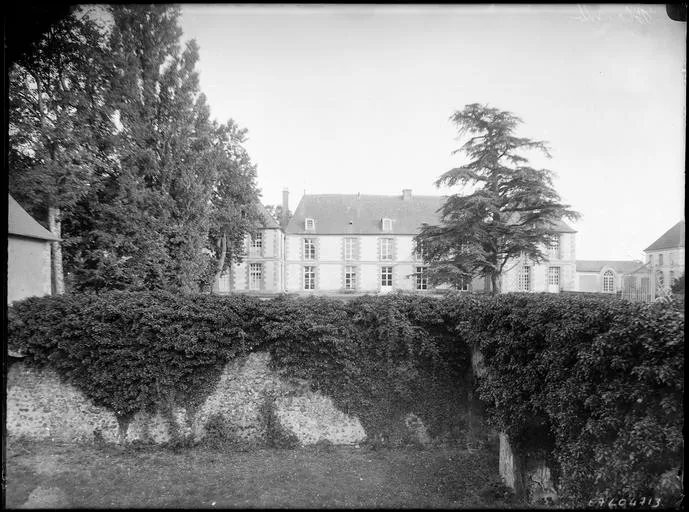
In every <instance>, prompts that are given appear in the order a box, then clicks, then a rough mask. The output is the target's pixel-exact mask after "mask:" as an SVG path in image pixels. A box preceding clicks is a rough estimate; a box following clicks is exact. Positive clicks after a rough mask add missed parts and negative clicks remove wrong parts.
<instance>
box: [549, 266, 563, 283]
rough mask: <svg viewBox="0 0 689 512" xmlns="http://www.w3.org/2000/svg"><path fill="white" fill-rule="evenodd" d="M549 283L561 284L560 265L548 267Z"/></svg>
mask: <svg viewBox="0 0 689 512" xmlns="http://www.w3.org/2000/svg"><path fill="white" fill-rule="evenodd" d="M548 284H549V285H553V286H560V267H548Z"/></svg>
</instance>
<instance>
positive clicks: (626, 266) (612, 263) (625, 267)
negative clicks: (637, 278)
mask: <svg viewBox="0 0 689 512" xmlns="http://www.w3.org/2000/svg"><path fill="white" fill-rule="evenodd" d="M576 265H577V272H600V271H601V270H603V267H610V268H612V269H613V270H614V271H615V272H618V273H620V274H628V273H630V272H635V271H636V270H639V269H640V268H641V267H643V266H644V263H643V261H639V260H576Z"/></svg>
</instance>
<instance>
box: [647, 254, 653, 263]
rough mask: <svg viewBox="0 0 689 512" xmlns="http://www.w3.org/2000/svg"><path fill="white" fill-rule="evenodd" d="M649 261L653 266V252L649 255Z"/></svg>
mask: <svg viewBox="0 0 689 512" xmlns="http://www.w3.org/2000/svg"><path fill="white" fill-rule="evenodd" d="M648 262H649V263H650V264H651V266H653V255H652V254H649V255H648Z"/></svg>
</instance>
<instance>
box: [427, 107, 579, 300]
mask: <svg viewBox="0 0 689 512" xmlns="http://www.w3.org/2000/svg"><path fill="white" fill-rule="evenodd" d="M450 119H451V120H452V122H453V123H454V124H455V125H456V126H457V128H458V130H459V134H460V136H468V137H469V138H468V140H466V141H465V142H464V144H463V145H462V146H461V147H460V148H459V149H457V150H455V151H454V152H453V154H454V153H458V152H463V153H464V154H465V155H466V157H467V159H468V161H467V162H466V163H465V164H464V165H462V166H460V167H456V168H453V169H451V170H449V171H447V172H446V173H444V174H443V175H442V176H440V178H438V180H437V181H436V183H435V184H436V186H438V187H439V186H441V185H447V186H450V187H453V186H460V187H462V190H460V192H459V193H455V194H452V195H450V196H449V197H448V198H447V199H446V201H445V203H444V204H443V206H442V208H441V209H440V212H439V213H440V218H441V222H440V224H438V225H424V226H423V227H422V230H421V232H420V233H419V235H418V236H417V237H416V241H417V243H418V244H419V245H420V246H421V247H422V249H423V255H424V259H425V260H427V261H429V262H430V263H431V266H430V268H429V271H428V277H429V280H430V282H432V283H435V284H439V283H450V284H453V285H457V284H459V283H461V282H462V281H463V280H464V279H467V278H471V277H472V276H475V275H479V276H482V277H485V278H487V279H490V281H491V283H492V290H493V292H494V293H496V292H499V291H500V281H499V278H500V275H501V273H502V272H503V269H504V268H505V265H506V264H507V262H508V261H510V260H511V259H514V258H518V257H521V256H522V255H525V256H526V257H528V258H530V259H531V260H533V261H534V262H536V263H538V262H540V261H543V260H544V259H545V255H544V251H543V246H544V244H546V243H547V242H548V240H549V237H551V236H553V235H555V234H556V233H557V224H558V222H560V221H561V219H562V218H563V217H566V218H570V219H575V218H577V217H578V214H577V213H576V212H575V211H573V210H571V209H570V208H569V206H567V205H564V204H562V203H561V202H560V197H559V195H558V194H557V192H556V191H555V189H554V188H553V173H552V171H550V170H547V169H535V168H533V167H530V166H529V165H528V159H527V158H526V157H525V156H524V155H523V152H524V151H527V150H538V151H542V152H543V153H545V155H546V156H548V157H549V156H550V154H549V152H548V148H547V146H546V143H545V142H543V141H536V140H532V139H528V138H524V137H517V136H516V135H515V131H516V129H517V127H518V126H519V124H520V123H521V122H522V121H521V119H519V118H518V117H517V116H515V115H514V114H512V113H511V112H507V111H502V110H499V109H496V108H492V107H488V106H487V105H479V104H471V105H467V106H466V107H465V108H464V109H463V110H460V111H456V112H455V113H454V114H453V115H452V116H451V118H450Z"/></svg>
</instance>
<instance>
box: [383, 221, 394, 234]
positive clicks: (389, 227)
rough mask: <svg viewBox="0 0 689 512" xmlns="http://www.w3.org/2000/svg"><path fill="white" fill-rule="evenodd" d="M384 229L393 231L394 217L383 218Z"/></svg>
mask: <svg viewBox="0 0 689 512" xmlns="http://www.w3.org/2000/svg"><path fill="white" fill-rule="evenodd" d="M382 222H383V231H392V219H382Z"/></svg>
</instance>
